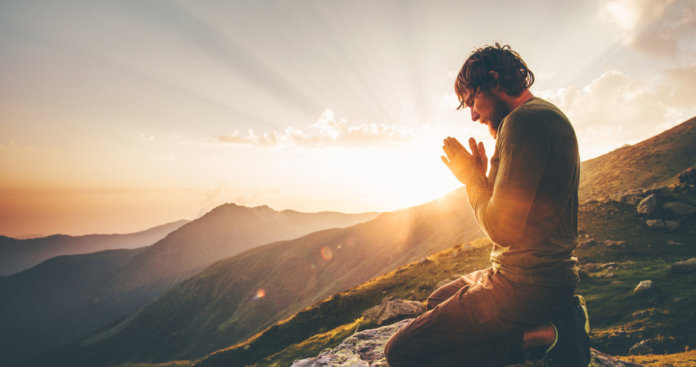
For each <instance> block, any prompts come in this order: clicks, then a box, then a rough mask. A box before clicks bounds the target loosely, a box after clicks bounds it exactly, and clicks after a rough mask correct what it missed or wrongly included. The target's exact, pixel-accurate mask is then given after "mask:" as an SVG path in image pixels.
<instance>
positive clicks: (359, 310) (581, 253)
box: [83, 185, 696, 367]
mask: <svg viewBox="0 0 696 367" xmlns="http://www.w3.org/2000/svg"><path fill="white" fill-rule="evenodd" d="M656 192H658V193H659V194H660V197H661V199H660V201H661V202H663V203H665V202H673V201H674V200H681V201H687V202H691V203H696V188H694V187H689V186H686V185H680V186H677V187H668V188H659V189H657V190H656ZM650 194H652V192H646V193H644V194H643V195H650ZM657 218H662V219H668V218H669V219H670V220H676V221H679V222H680V223H681V227H680V229H677V230H675V231H666V230H659V229H658V230H656V229H651V228H650V227H649V226H648V225H647V223H646V220H645V217H643V216H642V215H640V214H638V213H637V212H636V206H635V204H631V203H626V202H619V201H613V200H595V201H591V202H587V203H584V204H583V205H581V206H580V210H579V213H578V220H579V223H580V227H581V231H580V234H581V236H580V237H581V241H580V245H579V246H578V248H576V249H575V251H574V255H575V256H576V257H578V259H579V262H580V264H581V266H580V273H581V282H580V286H579V288H578V290H577V292H578V293H579V294H582V295H583V296H584V297H585V299H586V300H587V302H588V308H589V314H590V324H591V327H592V331H591V334H590V337H591V345H592V347H593V348H596V349H598V350H600V351H602V352H605V353H610V354H614V355H628V354H629V349H630V348H631V346H633V345H635V344H637V343H640V342H641V341H645V343H647V344H648V345H650V346H651V348H652V349H653V353H655V354H653V355H650V356H645V357H643V358H641V357H634V356H631V357H622V359H629V358H631V359H633V358H640V359H642V360H643V361H652V363H651V364H649V365H650V366H655V367H657V366H667V365H674V366H691V365H693V358H694V354H693V353H679V352H681V351H684V350H689V349H690V348H689V346H692V345H695V344H696V334H694V333H693V330H694V329H696V269H693V270H692V272H690V273H683V272H676V271H675V270H674V264H677V263H679V262H682V261H684V260H687V259H693V258H696V246H693V244H696V214H691V215H687V216H680V217H674V214H670V213H669V212H661V213H659V214H657ZM257 250H258V249H257ZM490 251H491V242H490V241H489V240H488V239H487V238H479V239H476V240H474V241H471V242H469V243H460V244H457V245H455V246H452V247H450V248H447V249H444V250H442V251H439V252H436V253H433V254H431V255H429V256H427V257H426V258H424V259H419V260H416V261H413V262H411V263H408V264H406V265H404V266H401V267H399V268H397V269H394V270H392V271H390V272H387V273H386V274H383V275H380V276H377V277H374V278H372V279H370V280H369V281H367V282H364V283H362V284H360V285H357V286H355V287H352V288H350V289H348V290H345V291H342V292H339V293H336V294H334V295H332V296H330V297H327V298H324V299H323V300H321V301H319V302H316V303H314V304H312V305H311V306H308V307H306V308H304V309H302V310H300V311H298V312H297V313H295V314H293V315H292V316H290V317H287V318H285V319H282V320H279V321H277V322H275V323H273V324H272V325H271V326H269V327H267V328H266V329H264V330H263V331H262V332H259V333H257V334H255V335H254V336H252V337H251V338H249V339H247V340H245V341H243V342H240V343H232V342H231V343H230V344H229V346H228V347H225V348H222V349H219V350H217V351H215V352H213V353H210V354H208V355H207V356H205V357H203V358H198V359H190V360H178V361H176V362H172V364H171V366H179V367H184V366H186V367H194V366H195V367H222V366H225V367H237V366H258V367H262V366H275V367H277V366H290V365H291V364H292V362H293V361H294V360H298V359H302V358H308V357H313V356H316V355H317V354H318V353H319V352H321V351H323V350H325V349H326V348H333V347H335V346H337V345H339V343H341V342H342V341H343V340H344V339H345V338H346V337H348V336H350V335H354V333H356V332H357V331H359V330H365V329H369V328H371V327H374V326H375V324H374V321H371V320H369V319H367V318H365V317H363V316H362V315H363V313H364V312H365V311H366V310H367V309H369V308H371V307H374V306H376V305H378V304H380V303H382V302H383V300H384V299H392V298H395V299H408V300H415V301H423V300H425V299H426V297H427V296H428V295H429V294H430V293H431V292H432V291H434V290H435V289H437V287H438V286H439V285H442V284H445V283H446V282H449V281H451V280H454V279H456V278H457V277H458V276H461V275H462V274H466V273H469V272H471V271H474V270H477V269H481V268H484V267H487V266H489V265H490V261H489V255H490ZM221 265H223V262H221V263H218V264H216V266H215V267H217V266H221ZM208 270H213V268H211V269H208ZM216 275H218V274H217V273H210V274H209V276H211V277H212V276H216ZM194 279H195V278H194ZM643 280H651V281H652V282H653V283H654V284H655V285H654V288H653V289H651V290H648V291H646V292H645V293H635V292H634V289H635V288H636V285H637V284H639V283H640V282H641V281H643ZM221 282H222V283H224V282H225V281H224V280H221ZM184 284H185V283H184ZM184 284H182V285H184ZM198 284H199V285H202V284H203V280H202V279H201V280H199V281H198ZM218 284H220V283H218ZM189 289H190V291H192V292H193V289H197V290H198V293H197V294H195V295H193V296H192V297H194V298H197V297H200V295H201V293H200V292H202V291H203V288H201V287H195V286H194V285H191V288H189ZM167 296H170V294H168V295H167ZM171 296H173V295H171ZM167 301H168V302H169V304H170V305H172V307H173V308H177V309H178V307H177V306H175V305H176V304H177V302H178V301H177V300H176V299H171V298H170V299H168V300H167ZM201 302H209V301H208V298H204V299H201ZM221 302H224V300H221ZM152 311H153V312H154V311H155V310H152ZM158 311H159V312H164V310H161V309H160V310H158ZM206 311H208V309H206ZM231 314H232V313H231V312H230V314H228V315H227V316H229V315H231ZM163 317H164V316H163ZM224 317H225V316H224V315H223V316H221V319H224ZM172 321H173V323H174V326H173V327H172V328H171V329H169V330H168V331H167V333H163V334H162V335H161V337H162V338H167V339H169V340H171V339H170V338H171V335H173V334H174V333H176V335H177V337H178V338H179V339H186V338H192V337H194V335H200V334H199V333H198V332H197V331H196V330H195V329H194V328H192V327H191V325H188V324H185V325H182V326H183V327H179V324H178V321H179V319H174V320H172ZM220 322H221V323H222V321H220ZM218 325H220V324H218ZM161 326H162V325H150V327H154V328H157V327H161ZM209 327H212V326H209ZM191 333H193V334H194V335H189V334H191ZM83 343H89V340H86V341H84V342H83ZM194 344H195V343H194ZM111 347H113V348H117V347H119V345H117V344H112V345H111ZM359 352H362V351H359ZM664 353H672V354H667V355H665V354H664ZM366 354H369V352H366ZM141 360H146V359H144V358H143V359H141ZM667 361H669V363H670V364H667V363H665V362H667ZM83 365H86V364H83ZM318 365H322V364H320V363H318ZM646 365H648V364H647V363H646ZM120 366H121V367H126V366H133V367H134V366H138V367H156V366H161V365H159V364H158V365H154V364H140V363H138V364H124V365H120Z"/></svg>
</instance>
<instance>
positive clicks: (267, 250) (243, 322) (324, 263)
mask: <svg viewBox="0 0 696 367" xmlns="http://www.w3.org/2000/svg"><path fill="white" fill-rule="evenodd" d="M481 235H482V232H481V231H480V229H479V228H478V224H477V223H476V221H475V219H474V216H473V213H472V212H471V209H470V207H469V205H468V200H467V198H466V194H465V192H464V190H463V189H460V190H458V191H455V192H453V193H451V194H449V195H448V196H447V197H445V198H442V199H440V200H436V201H433V202H430V203H427V204H423V205H420V206H417V207H413V208H409V209H404V210H400V211H396V212H391V213H384V214H381V215H380V216H379V217H377V218H375V219H373V220H371V221H369V222H366V223H361V224H357V225H354V226H351V227H348V228H342V229H330V230H324V231H319V232H315V233H312V234H310V235H307V236H304V237H301V238H298V239H295V240H291V241H282V242H275V243H271V244H268V245H265V246H261V247H258V248H254V249H252V250H249V251H246V252H244V253H241V254H239V255H236V256H233V257H231V258H228V259H225V260H222V261H220V262H218V263H216V264H214V265H213V266H211V267H209V268H208V269H206V270H205V271H203V272H202V273H200V274H198V275H196V276H194V277H192V278H190V279H188V280H186V281H185V282H183V283H181V284H179V285H178V286H176V287H174V288H172V289H171V290H170V291H168V292H167V293H166V294H164V295H162V296H161V297H160V298H158V299H157V300H156V301H155V302H153V303H152V304H150V305H148V306H147V307H145V308H143V309H142V310H140V311H138V312H137V313H136V314H134V315H132V316H131V317H130V318H128V319H126V320H125V321H123V322H122V323H120V324H117V325H115V326H114V327H112V328H111V329H106V330H104V331H102V332H101V333H96V334H93V335H92V336H90V337H89V338H86V339H83V340H82V341H80V342H79V343H74V344H73V345H72V346H71V347H69V348H66V349H65V350H63V351H62V352H61V353H60V354H59V355H57V356H56V355H54V356H52V357H45V358H42V361H35V362H32V364H33V365H36V363H46V365H70V366H92V367H94V366H107V365H111V364H117V363H120V362H129V361H160V360H171V359H179V358H192V357H197V356H202V355H205V354H206V353H210V352H212V351H214V350H216V349H218V348H221V347H224V346H227V345H230V344H234V343H235V342H239V341H243V340H244V339H246V338H248V337H250V336H252V335H254V334H255V333H257V332H259V331H261V330H263V329H264V328H265V327H267V326H269V325H271V324H272V323H273V322H275V321H277V320H280V319H281V318H284V317H287V316H290V315H292V314H293V313H295V312H297V311H299V310H301V309H302V308H303V307H306V306H308V305H310V304H311V303H313V302H316V301H319V300H321V299H323V298H325V297H327V296H329V295H331V294H334V293H336V292H340V291H342V290H345V289H348V288H350V287H352V286H355V285H356V284H360V283H362V282H365V281H367V280H368V279H370V278H372V277H374V276H376V275H379V274H383V273H385V272H387V271H390V270H392V269H395V268H397V267H399V266H401V265H403V264H406V263H408V262H411V261H413V260H415V259H420V258H423V257H425V256H427V255H429V254H431V253H434V252H437V251H440V250H442V249H444V248H448V247H450V246H452V245H454V244H457V243H461V242H465V241H468V240H471V239H473V238H476V237H480V236H481Z"/></svg>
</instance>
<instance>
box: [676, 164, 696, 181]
mask: <svg viewBox="0 0 696 367" xmlns="http://www.w3.org/2000/svg"><path fill="white" fill-rule="evenodd" d="M679 182H681V183H685V184H690V185H696V167H691V168H687V169H685V170H683V171H682V172H681V173H680V174H679Z"/></svg>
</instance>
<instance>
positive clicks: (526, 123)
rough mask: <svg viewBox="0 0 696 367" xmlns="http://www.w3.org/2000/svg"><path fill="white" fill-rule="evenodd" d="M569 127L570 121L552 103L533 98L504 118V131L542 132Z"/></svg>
mask: <svg viewBox="0 0 696 367" xmlns="http://www.w3.org/2000/svg"><path fill="white" fill-rule="evenodd" d="M568 127H570V128H571V129H572V127H571V124H570V121H569V120H568V118H567V117H566V115H565V114H563V112H561V110H560V109H559V108H558V107H556V106H555V105H553V104H552V103H550V102H548V101H546V100H544V99H541V98H538V97H534V98H532V99H530V100H529V101H527V102H525V103H524V104H523V105H522V106H520V107H518V108H516V109H515V110H514V111H512V112H510V113H509V114H508V115H507V116H506V117H505V122H504V124H503V128H504V130H507V131H508V132H510V131H515V130H524V131H527V132H531V131H534V132H535V133H536V134H539V133H540V132H542V131H548V130H551V131H553V130H556V129H559V128H561V129H566V128H568Z"/></svg>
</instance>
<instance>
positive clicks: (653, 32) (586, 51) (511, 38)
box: [0, 0, 696, 237]
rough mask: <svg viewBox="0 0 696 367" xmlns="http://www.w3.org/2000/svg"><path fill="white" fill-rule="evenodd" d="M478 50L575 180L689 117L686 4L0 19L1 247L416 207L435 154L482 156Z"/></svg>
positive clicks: (443, 183)
mask: <svg viewBox="0 0 696 367" xmlns="http://www.w3.org/2000/svg"><path fill="white" fill-rule="evenodd" d="M494 42H500V43H502V44H509V45H510V46H511V47H512V48H513V49H514V50H516V51H517V52H519V53H520V55H521V56H522V57H523V58H524V60H525V61H526V62H527V64H528V65H529V67H530V68H531V70H532V71H533V72H534V73H535V76H536V82H535V84H534V85H533V86H532V88H531V91H532V93H534V94H535V95H537V96H539V97H542V98H545V99H547V100H549V101H551V102H552V103H555V104H556V105H558V106H559V107H560V108H561V109H562V110H563V111H564V112H565V113H566V115H567V116H568V117H569V118H570V120H571V122H572V123H573V125H574V127H575V130H576V133H577V136H578V141H579V144H580V153H581V158H582V159H583V160H585V159H589V158H593V157H596V156H599V155H601V154H604V153H607V152H609V151H611V150H613V149H616V148H618V147H621V146H623V145H625V144H633V143H636V142H638V141H641V140H643V139H646V138H648V137H651V136H653V135H655V134H657V133H659V132H661V131H663V130H665V129H667V128H669V127H672V126H674V125H676V124H678V123H680V122H682V121H684V120H686V119H688V118H690V117H693V116H694V115H696V103H694V101H696V88H694V87H693V86H694V85H696V57H695V56H696V2H694V1H693V0H588V1H554V0H542V1H525V2H519V1H437V0H435V1H404V0H393V1H384V0H375V1H367V0H354V1H335V0H319V1H307V0H304V1H303V0H297V1H272V0H266V1H258V0H237V1H207V0H202V1H174V0H170V1H142V0H136V1H89V2H82V1H80V2H78V1H31V0H28V1H27V0H21V1H6V0H0V50H1V51H0V172H2V173H1V174H0V234H2V235H7V236H13V237H25V236H37V235H48V234H53V233H64V234H72V235H77V234H87V233H126V232H134V231H138V230H143V229H146V228H148V227H152V226H155V225H159V224H163V223H166V222H170V221H174V220H178V219H182V218H185V219H195V218H197V217H199V216H201V215H202V214H204V213H205V212H207V211H209V210H210V209H212V208H214V207H216V206H218V205H221V204H223V203H228V202H234V203H236V204H239V205H246V206H258V205H268V206H270V207H271V208H273V209H276V210H282V209H294V210H299V211H305V212H316V211H323V210H332V211H342V212H348V213H357V212H364V211H387V210H395V209H399V208H404V207H408V206H412V205H417V204H420V203H423V202H426V201H429V200H433V199H435V198H437V197H440V196H442V195H444V194H445V193H447V192H449V191H451V190H454V189H456V188H457V187H459V186H460V184H459V183H458V181H457V180H456V179H455V178H454V177H453V176H452V175H451V173H450V172H449V171H448V170H447V168H446V167H445V166H444V164H442V162H441V161H440V155H441V154H442V153H441V146H442V139H443V138H445V137H446V136H454V137H457V138H460V140H463V139H466V138H468V137H469V136H473V137H475V138H476V139H477V140H483V141H484V143H485V144H486V148H488V151H489V152H492V148H493V146H494V141H493V140H492V138H490V136H489V135H488V132H487V129H486V128H485V127H484V126H482V125H480V124H478V123H474V122H472V121H471V118H470V114H469V112H468V111H455V108H456V106H457V104H458V103H457V99H456V97H455V95H454V93H453V83H454V79H455V77H456V74H457V72H458V70H459V68H460V67H461V64H462V63H463V61H464V60H465V59H466V58H467V57H468V55H469V54H470V53H471V52H472V51H474V50H475V49H476V48H478V47H481V46H484V45H487V44H492V43H494Z"/></svg>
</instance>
